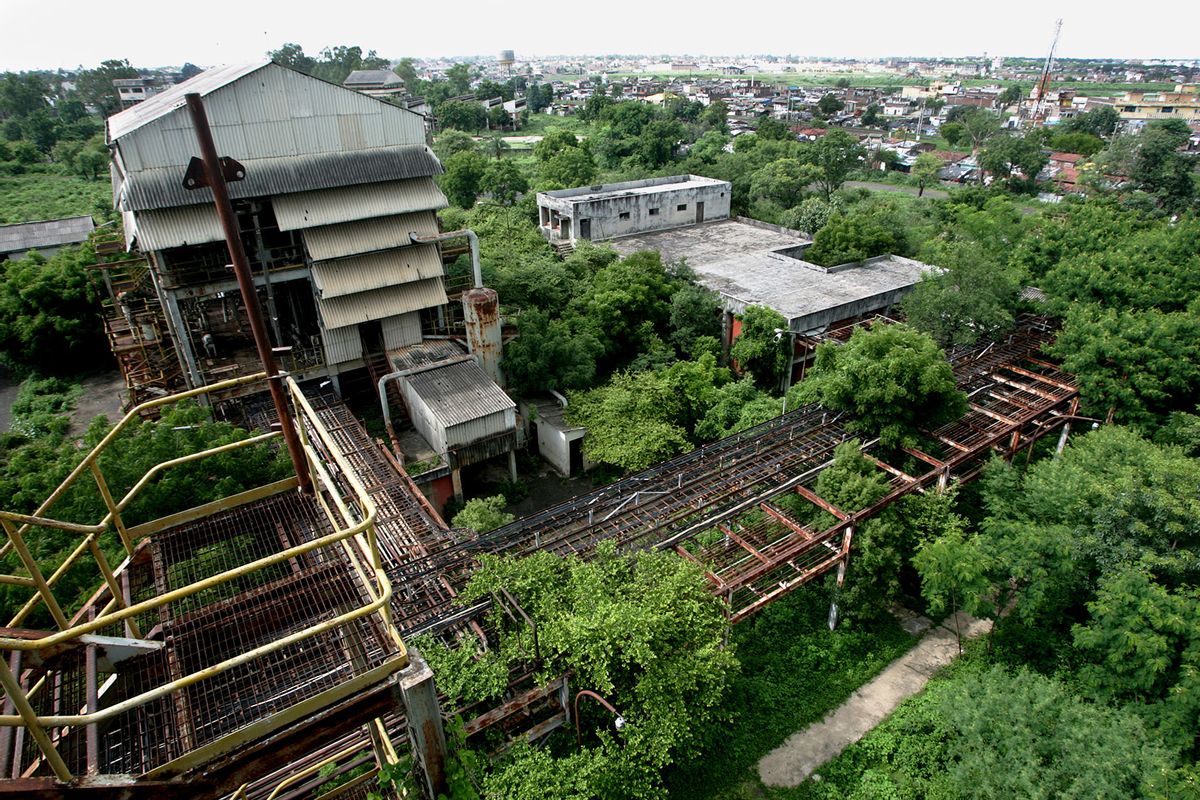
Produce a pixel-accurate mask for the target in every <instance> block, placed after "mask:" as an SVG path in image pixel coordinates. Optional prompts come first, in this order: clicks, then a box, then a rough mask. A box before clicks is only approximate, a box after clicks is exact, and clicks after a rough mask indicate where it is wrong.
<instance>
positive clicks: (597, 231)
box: [537, 175, 732, 243]
mask: <svg viewBox="0 0 1200 800" xmlns="http://www.w3.org/2000/svg"><path fill="white" fill-rule="evenodd" d="M731 196H732V190H731V187H730V184H729V182H728V181H719V180H715V179H713V178H705V177H702V176H700V175H672V176H670V177H666V178H649V179H646V180H640V181H626V182H624V183H612V184H602V185H599V186H584V187H580V188H577V189H560V190H558V191H553V192H539V193H538V196H537V201H538V219H539V223H540V228H541V231H542V235H543V236H545V237H546V238H547V239H550V240H551V241H552V242H553V241H561V242H571V243H574V242H575V241H576V240H578V239H597V240H600V239H613V238H617V237H620V236H629V235H633V234H639V233H645V232H647V231H656V230H665V229H668V228H679V227H683V226H687V225H695V224H697V223H700V222H704V221H706V220H714V219H727V218H728V217H729V203H730V199H731Z"/></svg>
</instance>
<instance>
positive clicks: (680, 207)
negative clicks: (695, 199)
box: [675, 203, 687, 211]
mask: <svg viewBox="0 0 1200 800" xmlns="http://www.w3.org/2000/svg"><path fill="white" fill-rule="evenodd" d="M675 210H676V211H687V203H680V204H679V205H677V206H675Z"/></svg>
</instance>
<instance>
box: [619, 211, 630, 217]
mask: <svg viewBox="0 0 1200 800" xmlns="http://www.w3.org/2000/svg"><path fill="white" fill-rule="evenodd" d="M617 219H629V212H628V211H622V212H621V213H620V214H617Z"/></svg>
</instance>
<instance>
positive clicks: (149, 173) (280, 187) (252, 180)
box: [123, 125, 442, 211]
mask: <svg viewBox="0 0 1200 800" xmlns="http://www.w3.org/2000/svg"><path fill="white" fill-rule="evenodd" d="M253 127H254V126H252V125H247V126H246V129H247V131H250V132H252V131H253ZM234 152H236V151H234ZM237 160H238V161H239V163H241V165H242V166H243V167H245V168H246V175H245V178H243V179H242V180H240V181H234V182H232V183H229V184H227V186H228V188H229V197H230V198H231V199H233V200H238V199H241V198H249V197H270V196H273V195H283V194H295V193H297V192H306V191H313V190H317V189H329V188H339V187H344V186H355V185H358V184H369V183H381V182H384V181H396V180H405V179H408V178H427V177H429V176H432V175H440V174H441V173H442V166H441V163H440V162H438V160H437V157H436V156H435V155H434V154H433V151H431V150H430V149H429V148H428V147H426V146H425V145H423V144H422V145H411V144H406V145H397V146H384V147H375V148H372V149H369V150H361V149H360V150H349V151H346V152H336V153H297V154H296V155H292V156H288V157H285V158H280V157H274V158H256V159H251V158H239V159H237ZM184 169H185V168H184V167H180V166H175V165H172V166H167V167H156V168H150V169H142V170H138V171H136V172H133V173H131V174H130V175H129V176H128V177H127V178H126V180H125V184H124V187H123V195H124V197H123V202H124V204H125V205H124V207H126V208H129V209H132V210H134V211H144V210H147V209H159V208H172V207H175V206H192V205H199V204H204V205H212V203H213V195H212V190H211V189H207V188H199V189H186V188H184V186H183V174H184Z"/></svg>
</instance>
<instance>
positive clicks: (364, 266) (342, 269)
mask: <svg viewBox="0 0 1200 800" xmlns="http://www.w3.org/2000/svg"><path fill="white" fill-rule="evenodd" d="M312 274H313V282H314V283H315V284H316V286H317V293H318V295H319V296H320V297H321V299H323V300H324V299H327V298H333V297H342V296H344V295H348V294H354V293H355V292H366V291H370V290H372V289H382V288H384V287H387V286H397V285H401V284H406V283H412V282H413V281H419V280H426V279H428V278H441V277H442V276H443V274H444V271H443V269H442V256H441V253H439V252H438V248H437V245H433V244H417V245H409V246H408V247H397V248H394V249H392V250H384V251H382V252H379V253H367V254H366V255H361V256H350V257H349V258H341V259H338V260H336V261H317V262H314V263H313V265H312Z"/></svg>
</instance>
